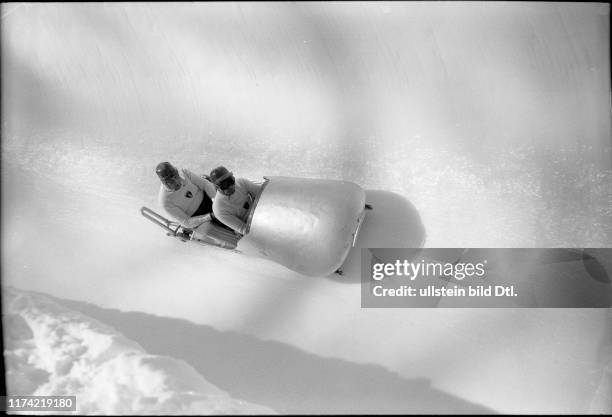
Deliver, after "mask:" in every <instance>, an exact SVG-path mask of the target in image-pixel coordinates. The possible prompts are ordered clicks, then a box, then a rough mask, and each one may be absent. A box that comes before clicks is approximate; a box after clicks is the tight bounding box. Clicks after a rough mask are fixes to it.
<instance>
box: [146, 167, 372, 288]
mask: <svg viewBox="0 0 612 417" xmlns="http://www.w3.org/2000/svg"><path fill="white" fill-rule="evenodd" d="M371 208H372V207H371V206H370V205H369V204H366V202H365V191H364V190H363V189H362V188H361V187H360V186H358V185H357V184H355V183H352V182H348V181H337V180H321V179H306V178H292V177H264V182H263V183H262V186H261V188H260V192H259V195H257V196H256V198H255V200H254V202H253V204H252V207H251V208H250V212H249V215H248V217H247V229H246V233H245V235H244V236H240V235H237V238H236V239H228V240H226V241H220V240H215V239H212V238H210V236H209V235H207V234H206V232H205V230H207V228H208V229H209V228H210V227H222V226H220V225H216V224H206V223H205V224H206V227H204V225H201V226H199V227H197V228H195V229H188V228H185V227H183V226H181V225H180V224H179V223H177V222H174V221H171V220H168V219H166V218H165V217H163V216H161V215H160V214H158V213H156V212H154V211H153V210H151V209H149V208H147V207H142V208H141V209H140V212H141V213H142V215H143V216H144V217H146V218H147V219H149V220H151V221H152V222H154V223H156V224H157V225H159V226H160V227H162V228H163V229H165V230H166V231H167V235H169V236H171V237H175V238H177V239H180V240H182V241H185V242H195V243H199V244H203V245H209V246H217V247H220V248H223V249H226V250H233V251H235V252H238V253H242V254H246V255H253V256H258V257H262V258H265V259H269V260H271V261H273V262H276V263H279V264H281V265H283V266H285V267H287V268H289V269H291V270H293V271H296V272H299V273H302V274H304V275H310V276H327V275H331V274H333V273H334V272H336V273H339V274H342V271H341V270H340V267H341V265H342V264H343V263H344V261H345V259H346V257H347V255H348V254H349V252H350V250H351V248H353V247H354V245H355V242H356V240H357V236H358V234H359V229H360V227H361V225H362V224H363V220H364V217H365V215H366V212H367V210H369V209H371ZM211 223H212V222H211ZM226 233H227V232H226Z"/></svg>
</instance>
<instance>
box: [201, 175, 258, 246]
mask: <svg viewBox="0 0 612 417" xmlns="http://www.w3.org/2000/svg"><path fill="white" fill-rule="evenodd" d="M210 181H211V182H212V183H213V184H214V185H215V187H217V194H216V195H215V198H214V202H213V207H212V209H213V213H214V215H215V216H216V217H217V218H218V219H219V220H220V221H221V222H223V223H225V224H226V225H227V226H229V227H231V228H232V229H233V230H234V231H236V232H238V233H240V234H241V235H244V234H246V227H247V225H246V221H247V217H248V215H249V209H250V208H251V207H252V206H253V202H254V200H255V198H256V197H257V195H258V194H259V191H260V189H261V186H260V185H257V184H255V183H253V182H251V181H249V180H247V179H246V178H238V179H235V178H234V174H233V173H231V172H230V171H228V170H227V168H225V167H223V166H219V167H217V168H215V169H213V170H212V171H211V172H210Z"/></svg>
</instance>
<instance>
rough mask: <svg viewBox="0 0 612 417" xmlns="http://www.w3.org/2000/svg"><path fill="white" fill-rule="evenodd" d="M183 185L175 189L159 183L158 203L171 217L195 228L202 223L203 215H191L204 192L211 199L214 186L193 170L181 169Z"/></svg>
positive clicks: (200, 201)
mask: <svg viewBox="0 0 612 417" xmlns="http://www.w3.org/2000/svg"><path fill="white" fill-rule="evenodd" d="M181 171H182V175H181V177H182V179H183V181H182V183H183V185H182V186H181V188H179V189H178V190H176V191H171V190H168V189H167V188H166V187H164V186H163V185H161V188H160V190H159V195H158V200H159V205H160V206H161V207H163V209H164V210H165V211H166V213H168V214H169V215H170V216H171V217H172V218H174V219H175V220H176V221H178V222H179V223H181V224H182V225H183V226H184V227H188V228H195V227H197V226H199V225H200V224H201V223H202V217H203V216H197V217H191V215H192V214H193V213H195V212H196V210H197V209H198V207H199V206H200V203H202V199H203V198H204V193H206V194H207V195H208V196H209V197H210V198H211V199H212V198H214V197H215V193H216V189H215V186H214V185H213V184H212V183H211V182H210V181H207V180H206V179H204V178H200V177H198V176H197V175H195V174H194V173H193V172H191V171H189V170H187V169H182V170H181Z"/></svg>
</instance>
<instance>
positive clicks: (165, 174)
mask: <svg viewBox="0 0 612 417" xmlns="http://www.w3.org/2000/svg"><path fill="white" fill-rule="evenodd" d="M155 173H156V174H157V176H158V177H159V179H160V180H161V182H162V183H163V184H164V185H166V186H167V187H169V188H174V185H175V184H176V183H177V181H178V180H179V178H180V176H179V172H178V169H176V168H175V167H174V166H172V164H171V163H170V162H160V163H159V164H157V168H155Z"/></svg>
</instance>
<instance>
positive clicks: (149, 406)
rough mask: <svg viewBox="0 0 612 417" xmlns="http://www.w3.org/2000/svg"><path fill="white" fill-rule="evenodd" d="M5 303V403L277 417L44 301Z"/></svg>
mask: <svg viewBox="0 0 612 417" xmlns="http://www.w3.org/2000/svg"><path fill="white" fill-rule="evenodd" d="M3 297H4V298H3V305H4V306H5V307H4V314H3V323H4V325H5V328H6V332H7V333H6V334H5V340H6V343H5V351H4V357H5V361H6V362H5V366H6V378H7V380H8V381H9V383H8V386H7V389H8V392H7V393H8V395H75V396H76V397H77V406H78V408H77V413H78V414H125V413H130V414H271V413H274V412H273V411H272V410H271V409H269V408H266V407H261V406H257V405H255V404H250V403H248V402H245V401H241V400H237V399H233V398H231V397H230V396H229V395H228V394H227V393H226V392H224V391H222V390H220V389H219V388H217V387H215V386H214V385H212V384H211V383H210V382H208V381H206V379H204V378H203V377H202V376H201V375H200V374H198V373H197V372H196V371H195V370H194V369H193V368H192V367H191V366H189V365H188V364H187V363H185V362H184V361H181V360H177V359H174V358H171V357H167V356H160V355H151V354H148V353H147V352H146V351H145V350H144V349H143V348H142V347H141V346H139V345H138V344H137V343H136V342H134V341H131V340H129V339H127V338H126V337H124V336H123V335H121V334H120V333H118V332H117V331H116V330H114V329H113V328H111V327H109V326H108V325H104V324H102V323H100V322H98V321H96V320H93V319H91V318H89V317H87V316H85V315H83V314H80V313H77V312H75V311H71V310H70V309H67V308H65V307H62V306H60V305H58V304H56V303H55V302H53V301H51V300H49V299H48V298H47V297H45V296H44V295H40V294H35V293H30V292H24V291H19V290H15V289H12V288H5V289H4V291H3ZM177 342H178V341H177Z"/></svg>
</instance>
